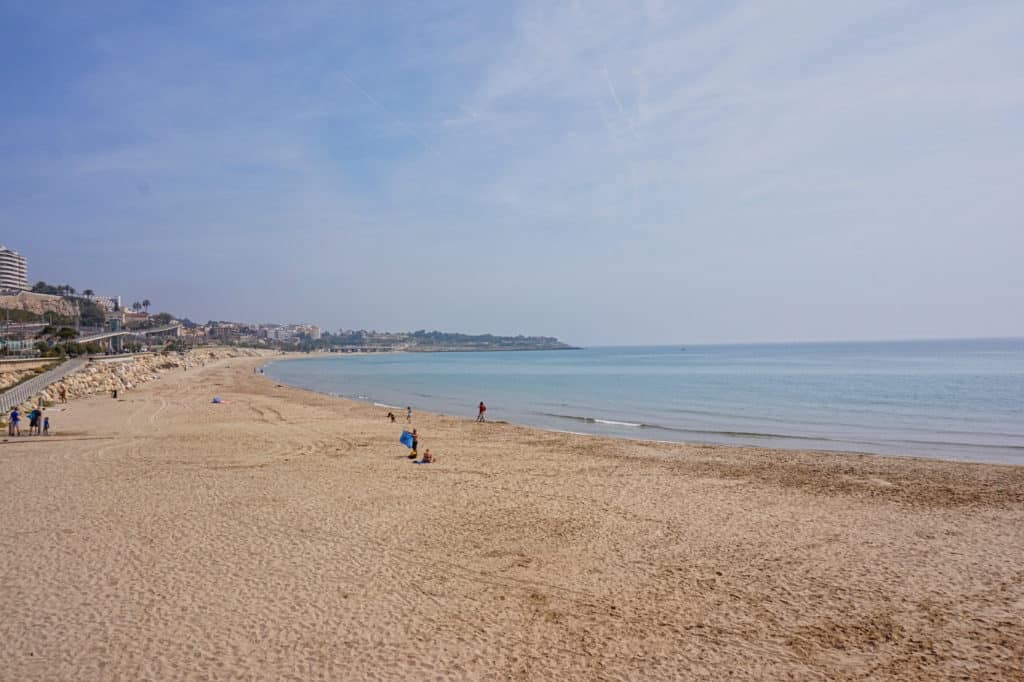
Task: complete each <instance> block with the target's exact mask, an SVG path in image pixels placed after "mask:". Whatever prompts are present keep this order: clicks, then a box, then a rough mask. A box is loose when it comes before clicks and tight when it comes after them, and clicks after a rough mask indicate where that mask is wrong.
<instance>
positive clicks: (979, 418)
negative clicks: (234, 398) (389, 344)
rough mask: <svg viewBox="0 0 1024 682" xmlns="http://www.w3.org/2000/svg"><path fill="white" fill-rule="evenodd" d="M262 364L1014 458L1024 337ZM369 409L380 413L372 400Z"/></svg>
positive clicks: (645, 421)
mask: <svg viewBox="0 0 1024 682" xmlns="http://www.w3.org/2000/svg"><path fill="white" fill-rule="evenodd" d="M266 372H267V374H268V375H269V376H271V377H273V378H274V379H276V380H278V381H280V382H282V383H287V384H291V385H294V386H301V387H304V388H309V389H313V390H316V391H321V392H324V393H331V394H335V395H340V396H344V397H347V398H354V399H357V400H362V401H367V402H371V403H377V404H379V405H381V406H382V407H383V406H395V407H399V408H404V407H405V406H406V405H411V406H412V407H413V410H426V411H431V412H442V413H445V414H452V415H462V416H466V417H475V416H476V405H477V403H478V402H479V401H481V400H483V401H485V402H486V403H487V407H488V411H487V417H488V419H490V420H507V421H510V422H514V423H518V424H527V425H532V426H539V427H542V428H547V429H556V430H561V431H575V432H580V433H591V434H601V435H609V436H620V437H627V438H641V439H650V440H666V441H687V442H706V443H729V444H740V445H755V446H763V447H782V448H800V449H824V450H843V451H852V452H874V453H881V454H903V455H920V456H926V457H938V458H946V459H962V460H975V461H987V462H1007V463H1015V464H1024V339H990V340H969V341H964V340H957V341H906V342H874V343H822V344H788V345H787V344H770V345H730V346H688V347H686V348H685V350H684V349H682V348H680V347H678V346H672V347H629V348H588V349H584V350H578V351H552V352H510V353H410V354H396V355H365V356H342V355H320V356H312V357H310V358H309V359H301V360H291V361H284V362H275V363H273V364H271V365H269V366H268V367H267V369H266ZM382 412H383V410H382Z"/></svg>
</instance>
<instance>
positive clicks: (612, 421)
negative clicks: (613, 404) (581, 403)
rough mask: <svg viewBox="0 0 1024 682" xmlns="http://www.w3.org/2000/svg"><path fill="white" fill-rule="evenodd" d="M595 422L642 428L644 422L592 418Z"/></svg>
mask: <svg viewBox="0 0 1024 682" xmlns="http://www.w3.org/2000/svg"><path fill="white" fill-rule="evenodd" d="M591 421H593V422H594V423H595V424H611V425H612V426H632V427H636V428H642V427H644V426H646V424H635V423H633V422H617V421H615V420H614V419H592V420H591Z"/></svg>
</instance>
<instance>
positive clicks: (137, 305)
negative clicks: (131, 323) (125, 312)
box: [132, 301, 142, 312]
mask: <svg viewBox="0 0 1024 682" xmlns="http://www.w3.org/2000/svg"><path fill="white" fill-rule="evenodd" d="M132 310H134V311H135V312H139V311H140V310H142V304H141V303H139V302H138V301H136V302H135V303H132Z"/></svg>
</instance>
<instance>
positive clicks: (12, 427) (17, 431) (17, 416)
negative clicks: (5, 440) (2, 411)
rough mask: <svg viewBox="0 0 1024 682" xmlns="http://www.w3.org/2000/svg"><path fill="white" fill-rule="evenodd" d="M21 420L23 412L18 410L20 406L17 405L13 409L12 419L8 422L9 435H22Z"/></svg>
mask: <svg viewBox="0 0 1024 682" xmlns="http://www.w3.org/2000/svg"><path fill="white" fill-rule="evenodd" d="M19 422H21V413H20V412H18V408H17V407H15V408H14V409H13V410H11V421H9V422H8V423H7V433H8V435H11V436H20V435H21V427H20V426H18V423H19Z"/></svg>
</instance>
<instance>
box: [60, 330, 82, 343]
mask: <svg viewBox="0 0 1024 682" xmlns="http://www.w3.org/2000/svg"><path fill="white" fill-rule="evenodd" d="M76 336H78V332H77V331H75V330H74V329H72V328H71V327H61V328H60V329H59V330H57V337H58V338H60V339H63V340H65V341H67V340H68V339H73V338H75V337H76Z"/></svg>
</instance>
